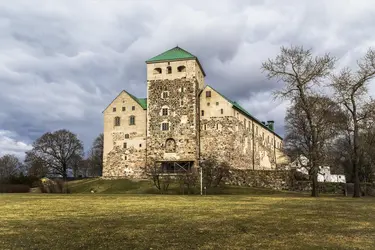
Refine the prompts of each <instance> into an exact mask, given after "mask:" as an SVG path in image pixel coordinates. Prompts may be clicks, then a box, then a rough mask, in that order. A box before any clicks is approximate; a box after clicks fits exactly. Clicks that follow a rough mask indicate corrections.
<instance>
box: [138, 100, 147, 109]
mask: <svg viewBox="0 0 375 250" xmlns="http://www.w3.org/2000/svg"><path fill="white" fill-rule="evenodd" d="M138 103H139V105H141V107H142V108H143V109H147V98H138Z"/></svg>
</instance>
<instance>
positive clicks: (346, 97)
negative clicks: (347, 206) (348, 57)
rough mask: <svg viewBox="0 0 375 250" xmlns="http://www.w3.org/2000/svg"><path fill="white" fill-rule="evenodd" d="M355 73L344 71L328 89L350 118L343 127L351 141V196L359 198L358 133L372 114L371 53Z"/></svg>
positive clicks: (374, 65)
mask: <svg viewBox="0 0 375 250" xmlns="http://www.w3.org/2000/svg"><path fill="white" fill-rule="evenodd" d="M357 65H358V70H357V71H352V70H351V69H350V68H344V69H343V70H341V72H340V73H339V74H337V75H334V76H333V77H332V87H333V88H334V90H335V95H336V98H337V100H338V101H339V102H340V103H341V104H342V105H343V107H344V108H345V109H346V111H347V112H348V114H349V117H350V123H349V125H348V127H347V132H348V135H349V137H350V139H351V144H350V146H351V150H352V152H351V159H350V160H351V164H352V166H353V175H354V194H353V197H360V180H359V168H360V166H359V154H360V152H359V151H360V150H359V133H360V126H361V123H362V122H364V120H366V119H367V118H368V117H369V115H370V114H371V113H372V112H374V106H375V105H374V104H373V101H372V100H371V99H370V98H368V89H367V88H368V84H369V82H370V81H371V80H372V79H374V77H375V51H374V50H372V49H369V50H368V51H367V53H366V55H365V56H364V57H363V58H362V59H361V60H359V61H358V62H357Z"/></svg>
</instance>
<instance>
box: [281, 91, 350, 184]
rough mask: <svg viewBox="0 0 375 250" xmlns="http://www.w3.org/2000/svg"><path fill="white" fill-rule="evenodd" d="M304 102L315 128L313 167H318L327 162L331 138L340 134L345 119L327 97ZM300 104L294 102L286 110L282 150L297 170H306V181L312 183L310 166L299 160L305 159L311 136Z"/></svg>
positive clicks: (316, 97) (335, 104)
mask: <svg viewBox="0 0 375 250" xmlns="http://www.w3.org/2000/svg"><path fill="white" fill-rule="evenodd" d="M307 102H308V103H311V104H312V105H311V110H312V117H311V118H312V119H313V121H314V124H315V129H316V131H315V133H316V138H317V145H316V147H317V148H316V149H317V151H316V156H317V159H316V164H318V165H319V166H321V165H323V164H327V163H329V162H330V158H329V157H328V156H329V153H328V152H329V151H330V150H331V147H332V144H333V143H334V142H335V138H336V137H337V135H338V134H339V133H340V132H341V129H340V128H341V126H342V124H344V123H345V121H346V119H347V117H346V116H345V114H344V113H343V112H342V110H341V109H340V106H339V105H338V104H337V103H335V102H334V101H333V100H331V99H329V98H328V97H318V96H315V97H312V96H310V97H308V98H307ZM300 104H301V103H300V102H297V103H295V104H293V105H292V106H291V107H289V108H288V110H287V115H286V118H285V128H286V129H285V132H286V135H285V138H284V141H285V142H284V149H285V152H286V153H287V155H289V156H291V158H295V159H297V160H298V163H299V166H300V167H302V168H304V169H306V170H307V171H308V174H309V177H310V179H311V180H313V179H312V178H314V174H315V170H314V169H313V168H312V167H313V166H312V165H311V164H310V162H309V161H308V160H307V161H306V160H305V159H304V158H303V157H302V158H301V157H300V156H301V155H303V156H306V155H309V150H310V147H311V140H312V132H311V130H310V127H309V123H308V120H307V117H306V114H305V113H304V112H303V111H302V110H301V109H302V105H300ZM318 170H319V169H318Z"/></svg>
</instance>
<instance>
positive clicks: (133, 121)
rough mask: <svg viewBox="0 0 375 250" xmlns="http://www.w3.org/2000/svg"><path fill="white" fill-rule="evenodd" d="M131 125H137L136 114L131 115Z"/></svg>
mask: <svg viewBox="0 0 375 250" xmlns="http://www.w3.org/2000/svg"><path fill="white" fill-rule="evenodd" d="M129 125H135V116H134V115H131V116H130V119H129Z"/></svg>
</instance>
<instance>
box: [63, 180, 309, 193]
mask: <svg viewBox="0 0 375 250" xmlns="http://www.w3.org/2000/svg"><path fill="white" fill-rule="evenodd" d="M68 188H69V189H70V191H71V193H79V194H84V193H91V190H94V191H95V193H102V194H158V193H159V191H158V190H157V189H156V188H155V187H154V186H153V184H152V183H151V181H149V180H139V181H138V180H128V179H118V180H103V179H100V178H90V179H84V180H76V181H70V182H68ZM193 192H194V193H195V194H199V193H200V190H199V187H197V188H195V189H194V190H193ZM206 193H207V194H225V195H238V194H243V195H246V194H249V195H293V196H295V195H297V196H301V195H302V196H303V195H304V194H301V193H296V192H287V191H276V190H271V189H264V188H251V187H239V186H227V185H226V186H224V187H220V188H211V189H208V190H207V191H206ZM168 194H187V189H186V188H185V190H182V189H181V188H180V187H179V185H177V184H173V185H171V186H170V188H169V190H168Z"/></svg>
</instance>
